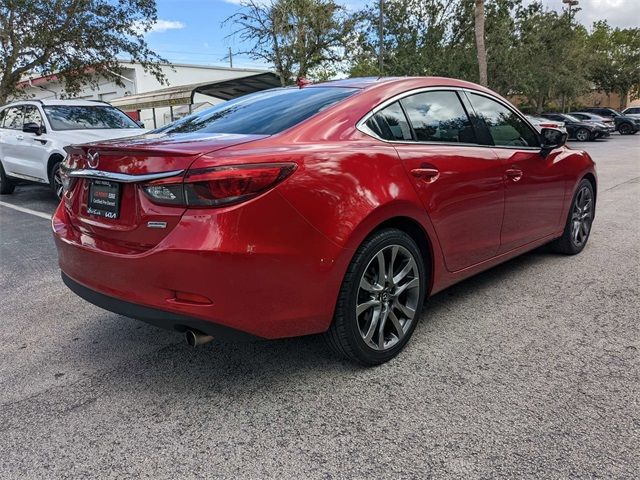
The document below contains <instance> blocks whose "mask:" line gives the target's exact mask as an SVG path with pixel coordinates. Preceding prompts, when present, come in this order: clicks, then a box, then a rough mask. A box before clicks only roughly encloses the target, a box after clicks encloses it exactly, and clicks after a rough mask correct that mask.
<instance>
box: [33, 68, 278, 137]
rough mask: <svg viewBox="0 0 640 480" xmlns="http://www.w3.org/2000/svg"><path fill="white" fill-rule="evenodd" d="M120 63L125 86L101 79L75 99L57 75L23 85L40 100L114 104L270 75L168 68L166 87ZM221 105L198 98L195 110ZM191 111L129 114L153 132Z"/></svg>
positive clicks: (141, 70) (160, 109)
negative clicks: (183, 88) (145, 95)
mask: <svg viewBox="0 0 640 480" xmlns="http://www.w3.org/2000/svg"><path fill="white" fill-rule="evenodd" d="M120 63H121V66H122V76H121V80H122V83H123V85H122V86H119V85H117V84H116V82H114V81H111V80H108V79H106V78H104V77H100V78H98V85H97V87H93V86H90V85H87V86H86V87H84V88H83V89H82V90H81V91H80V92H79V93H78V94H76V95H74V96H73V97H71V96H70V95H68V94H66V92H65V91H64V84H63V83H62V82H60V81H59V80H58V78H57V77H56V76H55V75H50V76H46V77H32V78H30V79H28V80H25V81H23V82H22V83H21V86H22V88H23V89H24V92H25V94H26V95H27V96H29V97H31V98H36V99H45V98H78V99H84V100H102V101H105V102H110V101H111V100H114V99H119V100H122V97H128V96H135V95H139V94H142V93H147V92H152V91H156V90H159V89H166V88H167V87H177V86H183V85H191V84H202V83H206V82H211V83H214V82H220V81H225V80H233V79H239V78H243V77H248V76H255V75H259V74H265V73H268V71H267V70H257V69H248V68H227V67H214V66H206V65H187V64H167V65H162V66H161V68H162V72H163V73H164V75H165V76H166V79H167V84H165V85H162V84H160V82H158V80H156V78H155V77H154V76H153V75H152V74H150V73H147V72H145V71H144V68H143V67H142V65H140V64H136V63H133V62H127V61H122V62H120ZM218 101H220V100H216V99H207V98H206V97H203V96H201V95H198V98H197V100H196V102H195V103H196V105H195V107H201V106H202V105H203V104H207V103H211V104H213V103H216V102H218ZM120 103H121V104H122V103H123V102H122V101H120ZM191 108H192V107H190V106H186V105H182V106H178V107H175V109H174V108H170V107H168V106H167V107H158V108H155V109H154V110H153V111H152V110H150V109H145V110H136V111H128V112H127V113H128V114H129V115H130V116H132V117H133V118H134V119H136V120H140V121H142V122H144V124H145V127H147V128H153V127H154V126H161V125H165V124H166V123H169V122H170V121H171V119H172V118H179V117H181V116H183V115H185V114H187V113H188V112H189V111H190V110H191ZM154 116H155V119H154Z"/></svg>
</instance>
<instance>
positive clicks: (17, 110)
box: [2, 106, 23, 130]
mask: <svg viewBox="0 0 640 480" xmlns="http://www.w3.org/2000/svg"><path fill="white" fill-rule="evenodd" d="M5 112H6V113H5V116H4V121H3V122H2V126H3V127H4V128H9V129H11V130H22V120H23V109H22V107H21V106H18V107H9V108H7V109H6V110H5Z"/></svg>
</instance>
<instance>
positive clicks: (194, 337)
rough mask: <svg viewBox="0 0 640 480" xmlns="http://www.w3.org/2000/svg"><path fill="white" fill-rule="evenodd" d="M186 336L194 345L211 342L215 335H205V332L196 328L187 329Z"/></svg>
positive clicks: (190, 343) (188, 341)
mask: <svg viewBox="0 0 640 480" xmlns="http://www.w3.org/2000/svg"><path fill="white" fill-rule="evenodd" d="M184 336H185V338H186V339H187V343H188V344H189V345H190V346H192V347H197V346H198V345H204V344H205V343H209V342H210V341H211V340H213V337H212V336H211V335H205V334H204V333H200V332H197V331H195V330H187V331H186V332H185V333H184Z"/></svg>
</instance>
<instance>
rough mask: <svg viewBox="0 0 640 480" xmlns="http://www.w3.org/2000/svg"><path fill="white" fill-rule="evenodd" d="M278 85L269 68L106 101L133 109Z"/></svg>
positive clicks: (225, 96) (223, 96) (226, 96)
mask: <svg viewBox="0 0 640 480" xmlns="http://www.w3.org/2000/svg"><path fill="white" fill-rule="evenodd" d="M279 86H280V78H279V77H278V76H277V75H276V74H275V73H271V72H266V73H257V74H254V75H248V76H246V77H240V78H233V79H225V80H218V81H216V82H200V83H192V84H189V85H179V86H176V87H169V88H163V89H160V90H154V91H152V92H145V93H139V94H136V95H128V96H126V97H120V98H115V99H113V100H110V101H109V103H110V104H111V105H113V106H114V107H118V108H119V109H120V110H124V111H133V110H144V109H147V108H160V107H171V106H176V105H189V104H191V103H193V96H194V95H195V94H196V93H201V94H203V95H208V96H210V97H215V98H219V99H221V100H230V99H232V98H236V97H240V96H242V95H246V94H247V93H253V92H258V91H260V90H266V89H269V88H275V87H279Z"/></svg>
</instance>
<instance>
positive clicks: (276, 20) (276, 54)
mask: <svg viewBox="0 0 640 480" xmlns="http://www.w3.org/2000/svg"><path fill="white" fill-rule="evenodd" d="M224 23H230V24H232V25H233V27H234V28H235V30H234V32H233V34H232V35H237V36H238V37H239V38H240V40H242V41H243V42H246V43H248V44H249V45H251V48H250V49H248V50H246V51H243V52H240V53H244V54H247V55H249V56H251V57H252V58H253V59H255V60H261V61H264V62H266V63H268V64H270V65H273V67H274V68H275V71H276V73H277V74H278V75H279V76H280V82H281V83H282V85H288V84H290V83H292V82H293V81H294V80H295V77H306V76H307V75H308V74H309V72H310V71H311V72H321V71H323V67H325V66H326V65H327V64H329V63H331V62H339V61H340V60H341V58H342V52H343V50H342V45H343V39H344V38H345V35H346V34H347V32H348V31H349V30H350V29H351V27H350V25H351V22H350V20H349V19H348V18H346V16H345V15H344V9H343V8H342V7H341V6H339V5H338V4H336V3H335V2H334V1H333V0H272V1H271V3H267V4H265V3H263V2H261V1H259V0H243V1H242V2H241V3H240V11H239V12H237V13H235V14H233V15H231V16H230V17H229V18H227V19H226V20H225V21H224Z"/></svg>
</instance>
